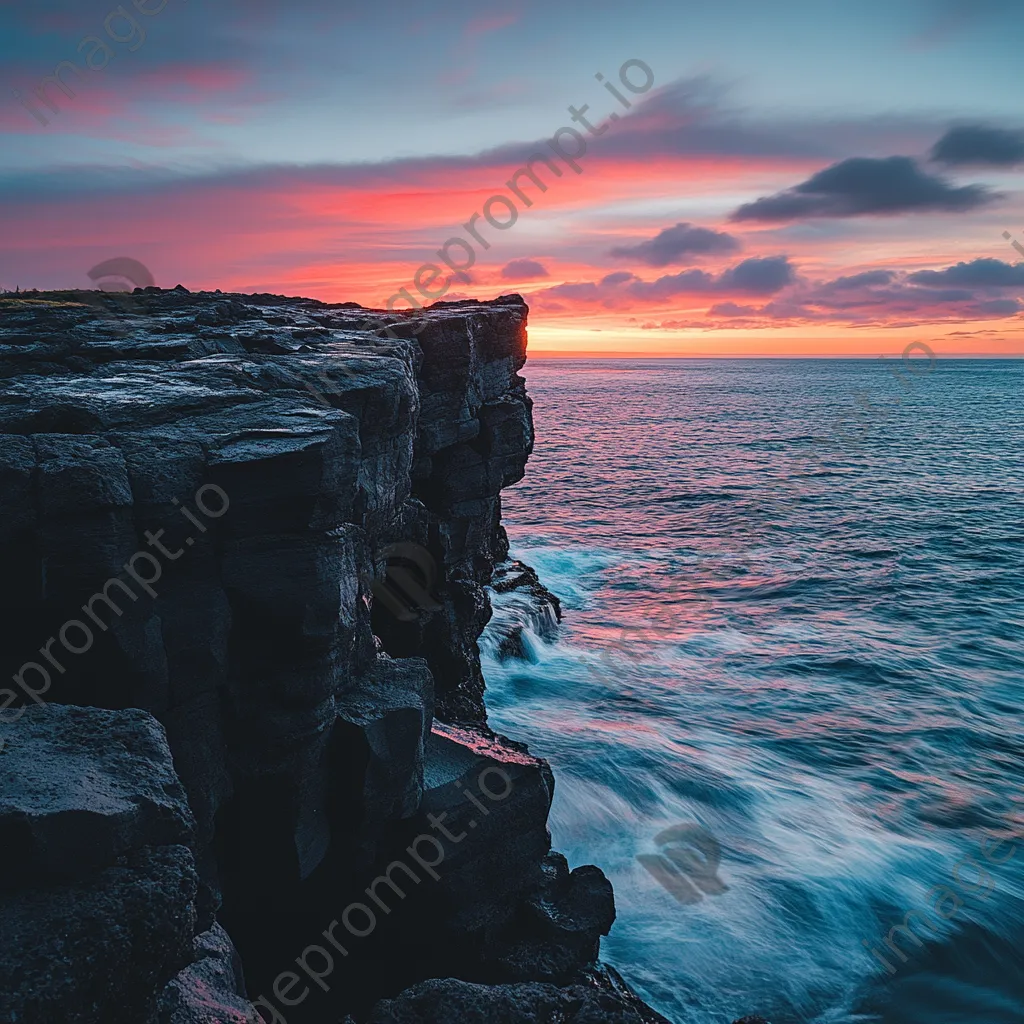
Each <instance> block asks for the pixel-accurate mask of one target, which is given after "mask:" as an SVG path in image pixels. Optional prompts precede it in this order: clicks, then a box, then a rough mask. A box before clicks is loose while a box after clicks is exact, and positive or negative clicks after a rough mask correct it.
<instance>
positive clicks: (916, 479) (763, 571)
mask: <svg viewBox="0 0 1024 1024" xmlns="http://www.w3.org/2000/svg"><path fill="white" fill-rule="evenodd" d="M897 369H898V370H899V371H900V372H894V371H895V370H897ZM524 375H525V376H526V378H527V380H528V384H529V392H530V394H531V395H532V396H533V399H534V401H535V409H534V415H535V420H536V426H537V445H536V451H535V453H534V455H533V457H532V459H531V461H530V463H529V465H528V468H527V473H526V478H525V480H524V481H523V482H521V483H520V484H518V485H516V486H515V487H513V488H510V489H509V490H507V491H506V492H505V522H506V525H507V529H508V532H509V536H510V538H511V541H512V551H513V556H515V557H518V558H521V559H523V560H524V561H526V562H527V563H529V564H530V565H532V566H533V567H534V568H535V569H536V570H537V571H538V573H539V574H540V577H541V579H542V580H543V581H544V583H545V584H546V585H547V586H548V587H549V588H550V589H551V590H552V591H553V592H554V593H556V594H557V595H558V596H559V597H560V598H561V599H562V601H563V603H564V609H565V613H564V619H563V622H562V624H561V626H560V628H559V630H558V633H557V636H556V637H555V638H554V639H552V640H544V639H541V638H540V636H539V635H536V634H534V633H528V649H529V650H528V653H529V659H528V660H526V661H523V660H511V661H504V662H501V661H499V660H498V658H497V656H496V637H497V636H498V634H499V632H500V629H501V628H507V626H508V625H509V623H510V622H514V621H521V622H526V623H527V624H528V625H529V624H530V622H531V621H532V620H531V612H530V609H529V608H526V607H524V605H523V602H522V601H521V600H515V599H509V598H507V597H505V596H501V595H496V596H495V598H494V601H495V606H496V613H495V618H494V620H493V621H492V624H491V626H489V627H488V630H487V632H486V633H485V635H484V637H482V638H481V648H482V651H483V654H484V672H485V676H486V678H487V680H488V706H489V708H490V711H491V725H492V726H493V727H494V728H495V729H497V730H498V731H501V732H504V733H507V734H510V735H512V736H515V737H516V738H520V739H526V740H527V741H528V742H529V744H530V747H531V750H532V751H533V752H534V753H536V754H539V755H541V756H543V757H546V758H548V759H549V760H550V761H551V763H552V765H553V766H554V769H555V773H556V777H557V786H556V793H555V800H554V806H553V809H552V815H551V830H552V835H553V841H554V846H555V848H556V849H559V850H561V851H563V852H564V853H565V854H566V855H567V856H568V858H569V862H570V865H571V866H576V865H579V864H585V863H596V864H599V865H600V866H601V867H602V868H603V869H604V870H605V872H606V873H607V874H608V876H609V878H610V879H611V880H612V882H613V884H614V886H615V897H616V905H617V909H618V919H617V921H616V923H615V926H614V927H613V929H612V932H611V935H610V937H609V938H607V939H605V940H604V943H603V947H602V948H603V955H604V957H605V959H606V960H607V961H608V962H610V963H611V964H613V965H614V966H615V967H617V968H618V969H619V970H620V971H621V973H622V974H623V975H624V976H625V977H626V978H627V980H629V981H630V982H631V983H632V984H633V985H634V986H635V987H636V988H637V989H638V990H639V991H640V992H641V993H642V994H643V996H644V997H645V998H646V999H648V1001H649V1002H650V1003H651V1004H652V1005H654V1006H655V1007H656V1008H657V1009H659V1010H660V1011H661V1012H662V1013H664V1014H665V1015H666V1016H667V1017H668V1018H669V1019H670V1020H671V1021H673V1022H675V1024H729V1022H730V1021H732V1020H733V1019H734V1018H737V1017H740V1016H742V1015H743V1014H745V1013H746V1014H753V1013H759V1014H763V1015H764V1016H765V1017H767V1018H768V1019H769V1020H770V1021H771V1022H772V1024H791V1022H821V1024H825V1022H828V1024H838V1022H843V1024H846V1022H853V1021H858V1022H866V1021H872V1022H884V1024H1022V1022H1024V914H1022V908H1024V795H1022V792H1021V782H1022V778H1024V738H1022V736H1024V631H1022V628H1021V627H1022V620H1024V612H1022V598H1024V554H1022V545H1021V541H1022V537H1024V412H1022V401H1024V361H995V360H993V361H971V360H952V359H950V360H947V359H942V358H939V359H937V360H936V361H935V362H934V363H932V362H930V361H929V360H927V359H922V360H918V359H914V360H913V361H912V362H911V364H909V365H903V364H902V363H901V362H900V360H899V358H896V359H888V360H885V361H882V360H877V359H876V360H849V361H848V360H820V361H819V360H591V361H587V360H572V361H563V360H556V359H548V360H540V359H535V360H531V361H530V362H529V363H528V364H527V367H526V369H525V370H524ZM669 829H675V832H674V833H670V834H669V835H668V836H667V837H666V836H661V838H660V839H659V840H656V838H655V837H656V836H659V834H660V833H662V832H663V831H664V830H669ZM1014 836H1016V837H1017V840H1016V841H1015V840H1014V839H1013V837H1014ZM670 847H671V848H672V849H674V851H675V853H676V855H677V859H676V861H675V862H673V861H672V860H671V859H669V858H668V857H667V856H666V854H667V853H668V852H671V850H670V849H669V848H670ZM638 857H643V858H644V861H641V860H638ZM709 860H710V863H706V862H707V861H709ZM659 864H660V865H661V870H660V877H661V878H662V881H659V879H658V874H659V869H658V867H657V865H659ZM663 882H664V884H663ZM909 912H914V913H915V914H916V915H917V916H916V917H911V918H910V919H907V918H906V915H907V914H908V913H909ZM907 920H909V924H910V935H911V936H915V937H908V934H907V933H906V932H904V931H902V930H897V931H896V932H894V933H892V936H891V939H892V941H893V945H894V948H893V946H887V945H886V938H887V937H890V929H892V928H893V927H894V926H895V925H903V924H904V923H905V922H906V921H907ZM916 936H919V937H920V938H916ZM918 942H920V945H918ZM872 950H874V952H872ZM886 964H888V966H886Z"/></svg>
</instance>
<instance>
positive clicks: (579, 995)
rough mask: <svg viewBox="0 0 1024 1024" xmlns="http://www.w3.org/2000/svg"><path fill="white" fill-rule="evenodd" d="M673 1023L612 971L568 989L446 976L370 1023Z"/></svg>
mask: <svg viewBox="0 0 1024 1024" xmlns="http://www.w3.org/2000/svg"><path fill="white" fill-rule="evenodd" d="M455 1021H458V1024H551V1022H553V1021H560V1022H562V1024H669V1022H668V1021H667V1020H666V1019H665V1018H664V1017H662V1016H661V1015H660V1014H658V1013H655V1012H654V1011H653V1010H651V1008H650V1007H648V1006H646V1005H645V1004H644V1003H643V1002H642V1001H641V1000H640V999H639V998H638V997H637V996H636V994H635V993H634V992H633V991H632V990H631V989H630V988H629V987H628V986H627V985H626V984H625V983H624V982H623V981H622V979H621V978H620V977H619V976H618V974H617V973H616V972H614V971H613V970H612V969H611V968H603V969H600V970H594V971H592V972H587V973H585V974H583V975H581V976H580V978H579V980H578V981H577V982H576V983H575V984H573V985H569V986H566V987H565V988H557V987H556V986H554V985H547V984H538V983H533V984H526V983H523V984H514V985H478V984H473V983H471V982H465V981H458V980H456V979H454V978H443V979H437V980H433V981H425V982H422V983H421V984H419V985H415V986H413V987H412V988H409V989H406V991H404V992H403V993H402V994H401V995H399V996H397V997H395V998H394V999H385V1000H383V1001H382V1002H380V1003H379V1004H378V1005H377V1006H376V1008H375V1009H374V1011H373V1014H372V1015H371V1017H370V1020H369V1024H450V1022H455Z"/></svg>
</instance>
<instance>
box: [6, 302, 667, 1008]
mask: <svg viewBox="0 0 1024 1024" xmlns="http://www.w3.org/2000/svg"><path fill="white" fill-rule="evenodd" d="M526 312H527V311H526V306H525V305H524V303H523V302H522V300H521V299H520V298H519V297H518V296H505V297H502V298H500V299H498V300H496V301H495V302H492V303H478V302H475V301H474V302H460V303H437V304H436V305H435V306H433V307H431V309H430V310H429V311H428V312H427V313H425V314H424V315H423V316H422V317H421V318H420V319H419V320H413V319H411V318H410V317H408V316H405V315H402V314H380V315H379V316H378V318H377V322H378V323H386V324H387V325H388V328H387V331H386V332H383V333H385V334H386V335H387V336H385V337H379V336H375V335H374V334H372V333H371V332H369V331H368V330H367V327H366V315H367V314H366V311H365V310H361V309H360V308H359V307H357V306H354V304H351V303H346V304H341V305H328V304H324V303H320V302H316V301H313V300H303V299H284V298H281V297H276V296H269V295H255V296H226V295H220V294H219V293H218V294H209V293H203V294H201V295H191V294H189V293H188V292H186V291H185V290H184V289H180V288H179V289H175V290H173V291H170V292H161V291H160V290H159V289H146V290H145V291H138V290H137V292H136V294H135V295H133V296H131V297H130V298H129V299H127V300H126V299H124V298H120V297H114V296H107V295H104V294H102V293H60V294H57V293H47V294H38V295H33V294H30V295H27V296H19V297H17V298H12V297H7V298H0V559H2V562H3V564H4V565H5V567H7V569H8V575H7V584H8V585H7V586H6V587H5V588H4V589H3V590H2V592H0V661H2V664H0V674H2V677H3V678H4V679H12V678H13V680H14V681H13V683H12V684H10V685H9V686H8V687H7V689H0V722H2V724H0V741H2V743H3V746H2V748H0V780H2V790H0V866H2V867H3V868H4V869H5V870H4V871H3V872H2V876H0V924H2V925H3V931H4V935H5V937H6V936H13V937H14V940H15V941H14V942H13V943H6V944H5V948H4V949H3V950H2V951H0V1022H8V1021H10V1022H14V1021H17V1022H18V1024H37V1022H38V1024H41V1022H43V1021H45V1022H47V1024H52V1022H68V1024H77V1022H83V1024H85V1022H91V1021H94V1020H95V1021H103V1022H104V1024H117V1022H120V1021H125V1022H128V1021H132V1022H133V1024H140V1022H142V1024H199V1022H205V1024H221V1022H224V1024H227V1022H232V1024H255V1022H256V1021H257V1020H258V1019H259V1017H257V1016H256V1012H257V1008H258V1009H259V1012H260V1015H261V1016H262V1017H263V1018H265V1019H267V1020H275V1021H276V1020H281V1021H287V1022H288V1024H294V1022H296V1021H298V1022H303V1021H309V1022H331V1024H333V1022H335V1021H337V1020H338V1017H339V1014H342V1015H343V1014H348V1013H351V1014H352V1015H353V1019H355V1020H358V1021H366V1020H373V1021H391V1020H395V1021H398V1020H402V1021H405V1020H408V1021H413V1020H415V1021H438V1022H440V1021H445V1022H448V1021H459V1020H467V1021H469V1020H477V1019H481V1020H482V1019H483V1016H481V1015H482V1014H486V1015H487V1016H488V1019H489V1020H490V1019H493V1020H508V1021H527V1020H535V1019H536V1020H542V1019H543V1020H549V1019H550V1020H554V1019H556V1016H557V1014H561V1015H562V1016H560V1017H557V1019H565V1020H567V1021H568V1020H577V1019H578V1020H579V1021H580V1022H581V1024H582V1021H583V1020H586V1021H588V1022H601V1021H608V1022H612V1021H616V1022H619V1021H621V1022H623V1024H626V1022H629V1024H633V1022H637V1024H640V1022H644V1021H656V1020H660V1018H658V1017H657V1015H655V1014H654V1013H653V1011H651V1010H649V1008H646V1007H644V1006H643V1004H642V1003H640V1001H639V1000H638V999H637V998H636V997H635V996H634V995H633V994H632V993H631V992H630V991H629V990H628V988H627V987H626V986H625V985H624V984H623V983H621V982H620V981H619V980H617V979H616V978H615V976H614V975H612V974H610V973H609V972H607V971H604V972H602V971H601V970H600V969H599V968H597V967H596V966H595V962H596V960H597V956H598V944H599V940H600V936H601V935H603V934H606V933H607V932H608V929H609V928H610V926H611V923H612V920H613V918H614V903H613V897H612V892H611V887H610V885H609V884H608V882H607V880H606V879H605V878H604V876H603V875H602V874H601V872H600V871H599V870H598V869H597V868H593V867H583V868H577V869H576V870H574V871H570V870H569V866H568V865H567V864H566V862H565V859H564V858H563V857H561V856H560V855H558V854H556V853H553V852H551V850H550V837H549V833H548V831H547V825H546V821H547V814H548V809H549V807H550V803H551V797H552V793H553V786H554V780H553V777H552V774H551V771H550V769H549V768H548V766H547V764H546V763H545V762H544V761H542V760H540V759H538V758H536V757H534V756H532V755H531V754H530V753H529V752H528V751H527V750H526V749H525V747H523V746H522V745H521V744H517V743H515V742H513V741H511V740H507V739H505V738H503V737H500V736H497V735H496V734H494V733H493V732H491V731H490V730H489V729H488V728H487V725H486V711H485V707H484V702H483V693H484V681H483V677H482V675H481V671H480V656H479V650H478V647H477V639H478V637H479V636H480V633H481V631H482V630H483V628H484V626H485V624H486V623H487V621H488V618H489V616H490V606H489V603H488V597H487V593H486V591H485V587H486V586H487V585H488V584H489V583H491V582H492V577H493V574H494V568H495V565H496V564H497V563H499V562H501V561H503V560H504V559H506V557H507V555H508V543H507V539H506V537H505V534H504V531H503V529H502V527H501V497H500V492H501V489H502V488H503V487H505V486H508V485H509V484H511V483H513V482H515V481H516V480H518V479H519V478H520V477H521V476H522V474H523V472H524V467H525V464H526V460H527V458H528V456H529V454H530V451H531V448H532V444H533V425H532V418H531V403H530V399H529V398H528V396H527V395H526V391H525V386H524V382H523V380H522V378H521V377H520V376H519V375H518V372H517V371H518V370H519V369H520V368H521V367H522V365H523V363H524V361H525V358H526ZM517 580H518V581H520V582H522V583H523V584H524V585H528V586H529V587H531V588H533V590H537V588H540V589H541V590H542V589H543V588H542V587H541V584H540V582H539V580H537V578H536V575H535V574H532V573H531V571H529V570H527V569H526V567H520V568H517V569H516V571H515V573H512V572H510V571H508V570H507V571H505V573H504V575H502V577H501V579H500V580H498V581H497V582H499V584H500V585H501V586H502V587H504V588H505V589H506V590H514V589H515V587H516V586H518V585H519V583H517ZM551 608H552V617H553V618H554V617H557V601H556V600H555V599H552V604H551ZM179 780H180V781H179ZM229 936H230V938H229ZM239 954H240V955H241V956H240V959H239ZM242 964H244V974H245V978H244V980H243V976H242V968H241V966H240V965H242ZM431 979H435V980H431ZM436 979H447V980H436ZM246 986H248V993H249V995H248V996H247V995H246ZM408 986H416V987H414V988H412V989H410V991H408V992H406V993H404V994H400V993H402V990H403V989H406V988H407V987H408ZM381 999H385V1000H386V1001H385V1002H382V1003H379V1001H380V1000H381ZM378 1003H379V1005H377V1004H378ZM375 1007H376V1008H375ZM545 1014H546V1016H545ZM645 1014H646V1016H645ZM552 1015H556V1016H552Z"/></svg>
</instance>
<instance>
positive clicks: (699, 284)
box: [541, 256, 796, 308]
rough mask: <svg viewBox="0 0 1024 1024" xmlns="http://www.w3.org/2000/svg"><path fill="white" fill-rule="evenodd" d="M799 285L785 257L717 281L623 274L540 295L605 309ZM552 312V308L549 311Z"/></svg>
mask: <svg viewBox="0 0 1024 1024" xmlns="http://www.w3.org/2000/svg"><path fill="white" fill-rule="evenodd" d="M794 281H796V269H795V268H794V267H793V265H792V264H791V263H790V262H789V260H788V258H787V257H785V256H763V257H752V258H751V259H749V260H744V261H743V262H742V263H737V264H736V266H735V267H730V268H729V269H728V270H725V271H723V272H722V273H721V274H719V275H718V276H717V277H715V276H714V275H713V274H709V273H707V272H706V271H704V270H684V271H681V272H680V273H678V274H666V275H665V276H663V277H659V278H657V279H656V280H654V281H644V280H641V279H640V278H639V277H637V276H636V275H635V274H631V273H630V272H629V271H627V270H622V271H619V272H617V273H614V274H608V275H607V276H606V277H603V278H602V279H601V281H600V283H598V284H594V283H593V282H592V281H582V282H578V283H571V284H560V285H556V286H555V287H554V288H548V289H547V290H546V291H544V292H542V293H541V297H542V298H543V299H545V300H546V299H548V298H552V299H570V300H576V301H582V302H600V303H602V304H604V305H605V306H609V307H611V306H620V305H624V304H625V305H628V304H629V303H630V301H633V300H640V301H648V302H661V301H664V300H665V299H671V298H674V297H676V296H677V295H716V294H723V293H724V294H741V295H753V296H761V295H763V296H768V295H774V294H775V293H776V292H778V291H781V290H782V289H783V288H785V287H787V286H788V285H790V284H792V283H793V282H794ZM549 308H550V307H549Z"/></svg>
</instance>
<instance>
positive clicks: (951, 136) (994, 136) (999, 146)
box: [931, 124, 1024, 167]
mask: <svg viewBox="0 0 1024 1024" xmlns="http://www.w3.org/2000/svg"><path fill="white" fill-rule="evenodd" d="M931 158H932V160H935V161H937V162H939V163H944V164H950V165H965V164H974V165H982V166H988V167H1015V166H1016V165H1017V164H1020V163H1024V132H1020V131H1008V130H1007V129H1005V128H991V127H989V126H987V125H983V124H968V125H961V126H960V127H958V128H950V130H949V131H948V132H946V134H945V135H943V136H942V138H941V139H939V141H938V142H936V143H935V145H934V146H933V147H932V153H931Z"/></svg>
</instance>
